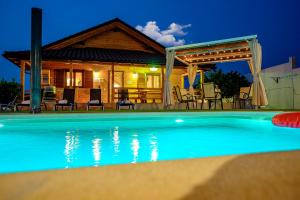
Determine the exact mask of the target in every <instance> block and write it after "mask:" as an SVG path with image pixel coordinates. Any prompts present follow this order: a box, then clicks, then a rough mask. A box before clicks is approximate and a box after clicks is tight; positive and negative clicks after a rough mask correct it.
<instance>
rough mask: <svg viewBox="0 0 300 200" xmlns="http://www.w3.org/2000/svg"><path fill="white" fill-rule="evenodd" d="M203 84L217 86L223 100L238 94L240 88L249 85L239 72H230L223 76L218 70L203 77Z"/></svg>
mask: <svg viewBox="0 0 300 200" xmlns="http://www.w3.org/2000/svg"><path fill="white" fill-rule="evenodd" d="M205 82H214V83H215V84H216V85H218V86H219V87H220V89H221V91H222V96H223V97H225V98H230V97H232V96H234V95H235V94H239V91H240V87H247V86H249V85H250V83H249V81H248V80H247V79H246V77H245V76H244V75H242V74H240V73H239V72H236V71H230V72H228V73H227V74H225V73H223V72H222V70H220V69H219V70H216V71H215V72H209V73H208V74H207V75H205Z"/></svg>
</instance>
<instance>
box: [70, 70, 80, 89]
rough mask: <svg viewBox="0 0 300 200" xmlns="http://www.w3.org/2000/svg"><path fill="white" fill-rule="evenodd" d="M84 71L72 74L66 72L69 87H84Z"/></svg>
mask: <svg viewBox="0 0 300 200" xmlns="http://www.w3.org/2000/svg"><path fill="white" fill-rule="evenodd" d="M82 78H83V75H82V72H73V73H72V75H71V73H70V72H67V73H66V80H67V87H71V86H75V87H82V86H83V84H82V81H83V79H82Z"/></svg>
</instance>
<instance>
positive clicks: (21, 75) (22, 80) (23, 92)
mask: <svg viewBox="0 0 300 200" xmlns="http://www.w3.org/2000/svg"><path fill="white" fill-rule="evenodd" d="M20 83H21V100H22V101H24V96H25V61H21V68H20Z"/></svg>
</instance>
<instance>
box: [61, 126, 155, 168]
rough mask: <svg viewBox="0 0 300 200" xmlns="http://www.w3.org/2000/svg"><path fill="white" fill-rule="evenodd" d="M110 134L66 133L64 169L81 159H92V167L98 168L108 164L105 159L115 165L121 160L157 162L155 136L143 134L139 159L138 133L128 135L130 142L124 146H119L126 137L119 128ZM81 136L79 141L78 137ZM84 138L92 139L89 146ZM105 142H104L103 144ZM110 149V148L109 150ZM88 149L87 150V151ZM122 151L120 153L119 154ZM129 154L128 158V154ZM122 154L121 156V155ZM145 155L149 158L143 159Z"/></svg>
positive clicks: (113, 129)
mask: <svg viewBox="0 0 300 200" xmlns="http://www.w3.org/2000/svg"><path fill="white" fill-rule="evenodd" d="M110 130H112V134H104V135H101V134H93V133H91V134H88V133H80V132H79V131H66V134H65V146H64V157H65V160H66V165H65V168H69V167H73V166H75V165H77V164H76V162H81V161H80V160H81V159H87V160H90V159H92V162H93V166H99V165H103V164H106V162H109V161H108V160H107V159H115V161H116V163H118V162H119V161H121V160H126V162H128V163H137V162H139V161H141V160H142V161H151V162H155V161H157V160H158V152H159V151H158V139H157V136H156V135H155V134H144V135H142V137H143V138H142V139H143V144H145V146H143V149H144V150H143V151H144V152H142V154H143V156H144V157H143V158H141V160H140V159H139V154H140V152H139V151H140V148H141V141H140V139H139V134H138V133H136V132H135V133H132V134H129V138H130V140H127V143H126V142H125V143H124V145H123V146H122V148H121V146H120V144H121V138H122V137H127V136H128V135H127V134H128V133H125V134H126V136H125V135H124V134H123V136H122V137H121V136H120V129H119V127H114V128H112V129H110ZM80 134H81V140H80V138H79V135H80ZM86 137H93V138H92V139H90V140H89V141H90V142H91V143H89V145H86V143H85V140H86V139H87V138H86ZM105 141H106V142H105ZM110 147H111V148H110ZM87 148H88V149H87ZM121 149H122V152H121ZM103 151H105V155H104V157H105V160H104V161H103V160H102V159H103ZM87 152H91V153H92V155H88V153H87ZM129 152H130V157H129V156H128V153H129ZM121 153H122V154H121ZM145 153H146V154H147V155H149V157H148V156H147V157H145Z"/></svg>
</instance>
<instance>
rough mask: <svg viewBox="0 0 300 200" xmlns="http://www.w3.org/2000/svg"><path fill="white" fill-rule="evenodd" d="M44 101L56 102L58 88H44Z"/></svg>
mask: <svg viewBox="0 0 300 200" xmlns="http://www.w3.org/2000/svg"><path fill="white" fill-rule="evenodd" d="M44 100H45V101H48V102H49V101H50V102H51V101H56V87H55V86H46V87H45V88H44Z"/></svg>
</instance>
